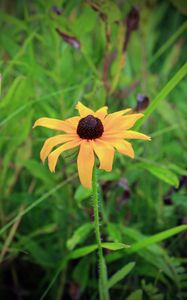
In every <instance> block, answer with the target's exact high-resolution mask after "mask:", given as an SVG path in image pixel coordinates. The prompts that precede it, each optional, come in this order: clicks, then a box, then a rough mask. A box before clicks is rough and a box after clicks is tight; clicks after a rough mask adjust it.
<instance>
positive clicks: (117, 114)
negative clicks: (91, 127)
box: [103, 108, 132, 126]
mask: <svg viewBox="0 0 187 300" xmlns="http://www.w3.org/2000/svg"><path fill="white" fill-rule="evenodd" d="M130 111H132V109H131V108H127V109H123V110H120V111H117V112H114V113H112V114H108V115H107V117H106V118H105V119H104V123H103V125H104V126H107V125H108V123H110V122H111V121H113V120H116V119H117V118H118V117H121V116H123V115H124V114H127V113H128V112H130Z"/></svg>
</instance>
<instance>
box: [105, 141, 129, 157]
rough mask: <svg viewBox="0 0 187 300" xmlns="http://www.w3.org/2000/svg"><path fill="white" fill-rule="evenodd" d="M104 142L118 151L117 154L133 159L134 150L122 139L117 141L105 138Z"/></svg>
mask: <svg viewBox="0 0 187 300" xmlns="http://www.w3.org/2000/svg"><path fill="white" fill-rule="evenodd" d="M106 141H107V142H108V143H110V144H111V145H112V146H113V147H115V148H116V149H117V150H118V152H120V153H122V154H124V155H127V156H129V157H131V158H134V150H133V148H132V145H131V144H130V143H129V142H127V141H124V140H122V139H119V140H118V139H115V138H110V139H109V138H106Z"/></svg>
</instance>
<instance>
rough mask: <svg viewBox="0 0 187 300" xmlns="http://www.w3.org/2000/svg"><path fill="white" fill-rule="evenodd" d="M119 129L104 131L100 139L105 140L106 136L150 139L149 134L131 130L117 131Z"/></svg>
mask: <svg viewBox="0 0 187 300" xmlns="http://www.w3.org/2000/svg"><path fill="white" fill-rule="evenodd" d="M118 132H119V131H116V132H114V131H112V132H111V133H110V132H109V131H107V132H106V133H104V134H103V136H102V139H103V140H107V138H116V139H139V140H145V141H150V140H151V138H150V136H148V135H146V134H143V133H140V132H136V131H132V130H124V131H122V132H121V133H118Z"/></svg>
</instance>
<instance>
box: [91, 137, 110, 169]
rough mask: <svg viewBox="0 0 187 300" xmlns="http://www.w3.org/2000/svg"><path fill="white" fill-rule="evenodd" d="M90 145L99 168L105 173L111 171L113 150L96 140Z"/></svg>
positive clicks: (108, 145)
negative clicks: (97, 159)
mask: <svg viewBox="0 0 187 300" xmlns="http://www.w3.org/2000/svg"><path fill="white" fill-rule="evenodd" d="M92 143H93V149H94V151H95V153H96V155H97V156H98V158H99V161H100V166H99V168H100V169H102V170H105V171H111V170H112V164H113V160H114V148H113V147H112V146H111V145H110V144H108V143H106V142H104V141H102V140H100V139H96V140H94V141H92Z"/></svg>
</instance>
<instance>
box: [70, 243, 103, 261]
mask: <svg viewBox="0 0 187 300" xmlns="http://www.w3.org/2000/svg"><path fill="white" fill-rule="evenodd" d="M96 249H97V245H89V246H85V247H82V248H79V249H76V250H74V251H72V252H71V253H70V255H69V259H77V258H79V257H82V256H85V255H88V254H90V253H92V252H94V251H95V250H96Z"/></svg>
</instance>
